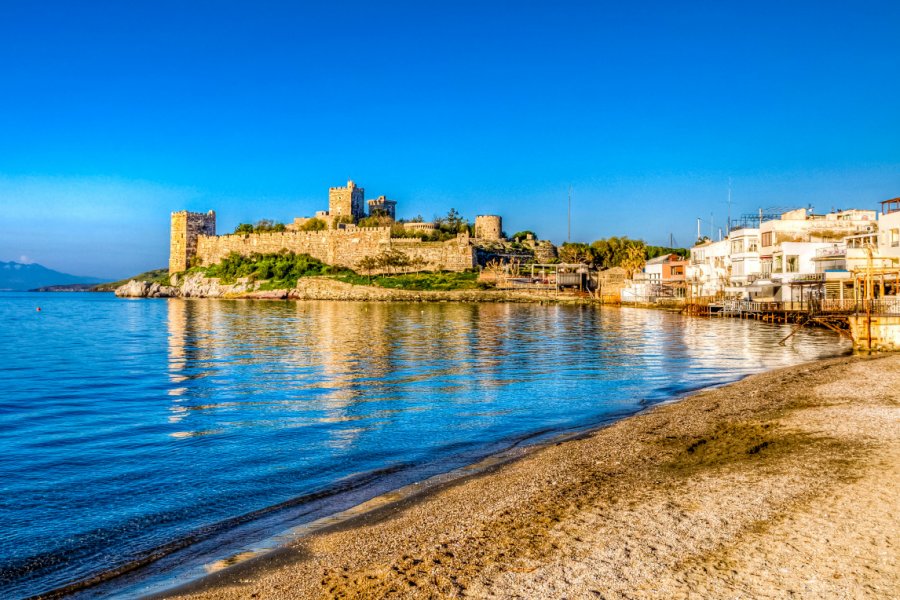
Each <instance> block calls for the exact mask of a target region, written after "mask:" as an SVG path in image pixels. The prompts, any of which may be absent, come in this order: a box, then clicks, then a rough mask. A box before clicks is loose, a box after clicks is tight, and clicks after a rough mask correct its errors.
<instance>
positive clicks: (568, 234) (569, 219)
mask: <svg viewBox="0 0 900 600" xmlns="http://www.w3.org/2000/svg"><path fill="white" fill-rule="evenodd" d="M566 221H567V223H568V226H567V231H566V241H567V242H569V243H570V244H571V243H572V186H571V185H570V186H569V213H568V217H567V219H566Z"/></svg>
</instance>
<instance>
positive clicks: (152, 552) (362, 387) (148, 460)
mask: <svg viewBox="0 0 900 600" xmlns="http://www.w3.org/2000/svg"><path fill="white" fill-rule="evenodd" d="M37 306H40V307H41V308H42V310H41V311H40V312H37V311H36V307H37ZM0 327H2V330H0V334H2V338H3V343H2V345H0V365H2V370H0V385H2V389H3V391H4V393H3V395H2V396H0V597H3V598H19V597H27V596H31V595H36V594H40V593H44V592H47V591H49V590H54V589H59V588H65V587H66V586H71V585H72V584H76V583H77V582H84V581H87V580H91V579H98V580H99V579H104V578H108V577H111V576H112V575H113V574H114V573H116V572H118V571H123V570H129V569H132V567H136V566H140V565H142V567H141V568H140V569H137V570H131V571H129V573H128V574H127V576H126V577H124V578H119V579H115V580H113V581H112V582H111V583H110V584H107V585H106V586H105V587H101V588H99V589H98V588H94V589H93V590H92V591H91V595H94V594H95V593H96V594H98V595H104V594H106V593H109V592H112V591H115V590H116V589H119V590H121V589H123V588H122V586H123V585H125V583H128V584H129V585H139V584H140V582H141V581H142V579H145V578H150V577H153V576H157V577H158V576H159V575H160V574H161V573H163V574H164V573H166V572H168V571H171V570H173V569H175V568H176V567H178V566H183V565H185V564H188V563H190V562H191V561H203V560H209V559H210V558H211V557H215V556H217V555H219V556H221V555H224V553H226V552H227V551H228V550H229V549H231V550H233V549H235V548H239V547H241V546H242V545H243V544H247V543H252V542H254V541H257V540H258V539H259V538H261V537H265V536H270V535H273V534H274V533H277V532H278V531H280V530H282V529H285V528H287V527H289V526H292V525H295V524H298V523H302V522H304V521H309V520H311V519H313V518H316V517H319V516H323V515H325V514H328V513H331V512H335V511H336V510H339V509H341V508H346V507H348V506H351V505H353V504H355V503H358V502H359V501H361V500H363V499H366V498H369V497H371V496H373V495H375V494H377V493H379V492H383V491H385V490H387V489H392V488H396V487H399V486H401V485H404V484H406V483H409V482H412V481H418V480H421V479H422V478H424V477H427V476H429V475H433V474H436V473H440V472H444V471H447V470H449V469H452V468H454V467H457V466H460V465H463V464H468V463H471V462H474V461H476V460H478V459H479V458H482V457H484V456H485V455H488V454H491V453H494V452H497V451H500V450H503V449H506V448H509V447H510V446H512V445H514V444H518V443H522V442H526V443H527V442H530V441H533V440H536V439H540V437H541V436H546V435H550V434H555V433H559V432H565V431H572V430H578V429H583V428H587V427H591V426H596V425H598V424H601V423H604V422H608V421H609V420H611V419H616V418H620V417H622V416H624V415H628V414H632V413H634V412H636V411H638V410H640V409H642V408H644V407H646V406H647V405H649V404H653V403H655V402H659V401H662V400H665V399H669V398H672V397H674V396H677V395H679V394H683V393H684V392H686V391H688V390H692V389H697V388H700V387H705V386H709V385H716V384H721V383H725V382H728V381H732V380H735V379H738V378H740V377H742V376H744V375H747V374H750V373H754V372H759V371H763V370H766V369H771V368H775V367H779V366H784V365H790V364H794V363H798V362H802V361H806V360H811V359H814V358H817V357H821V356H830V355H835V354H839V353H843V352H846V351H847V350H848V349H849V347H848V345H847V344H846V343H845V342H843V341H841V340H840V339H839V338H838V337H837V336H836V335H834V334H831V333H829V332H825V331H818V330H804V331H802V332H800V333H799V334H798V335H796V336H794V337H793V338H791V340H790V342H789V343H788V345H786V346H784V347H782V346H778V345H777V342H778V340H779V339H781V338H783V337H784V336H785V335H787V333H788V332H789V331H790V328H788V327H785V326H776V325H767V324H760V323H756V322H748V321H740V320H734V319H709V320H707V319H689V318H685V317H682V316H680V315H675V314H669V313H663V312H657V311H648V310H640V309H614V308H608V309H606V308H604V309H596V308H590V307H563V306H550V307H548V306H533V305H506V304H484V305H470V304H429V305H419V304H357V303H327V302H299V303H295V302H264V301H225V300H121V299H117V298H115V297H113V296H112V295H111V294H33V293H32V294H29V293H4V294H0ZM135 589H137V588H135Z"/></svg>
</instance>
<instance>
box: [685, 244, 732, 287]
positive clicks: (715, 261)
mask: <svg viewBox="0 0 900 600" xmlns="http://www.w3.org/2000/svg"><path fill="white" fill-rule="evenodd" d="M686 277H687V283H688V287H689V289H690V295H691V296H692V297H694V298H697V297H712V296H717V295H719V294H722V293H724V292H725V287H726V286H728V285H729V284H730V278H731V243H730V241H729V240H728V238H725V239H724V240H720V241H718V242H713V241H710V240H704V241H703V242H701V243H699V244H697V245H696V246H694V247H693V248H691V257H690V261H689V264H688V265H687V270H686Z"/></svg>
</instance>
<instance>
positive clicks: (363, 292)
mask: <svg viewBox="0 0 900 600" xmlns="http://www.w3.org/2000/svg"><path fill="white" fill-rule="evenodd" d="M260 287H261V284H260V283H258V282H251V281H248V280H245V279H243V280H238V281H237V282H236V283H233V284H223V283H221V282H220V281H219V280H218V279H215V278H205V277H203V276H201V275H197V274H194V275H189V276H187V277H186V278H184V280H183V281H180V282H177V285H160V284H159V283H150V282H146V281H135V280H132V281H129V282H128V283H127V284H125V285H123V286H121V287H119V288H117V289H116V296H119V297H122V298H255V299H276V300H277V299H283V300H287V299H291V300H344V301H356V302H565V303H586V302H590V298H582V297H575V296H562V295H560V296H557V295H556V294H554V293H552V292H548V293H538V292H516V291H499V290H455V291H413V290H400V289H391V288H382V287H377V286H374V285H352V284H349V283H345V282H343V281H338V280H336V279H331V278H329V277H303V278H301V279H299V280H298V281H297V285H296V286H295V287H293V288H290V289H276V290H263V289H260Z"/></svg>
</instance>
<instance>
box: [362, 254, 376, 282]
mask: <svg viewBox="0 0 900 600" xmlns="http://www.w3.org/2000/svg"><path fill="white" fill-rule="evenodd" d="M357 266H358V268H359V269H361V270H362V271H363V272H364V273H365V274H366V275H367V276H368V277H369V283H372V271H374V270H375V269H377V268H378V266H379V260H378V258H376V257H374V256H364V257H363V258H362V260H360V261H359V263H358V265H357Z"/></svg>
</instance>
